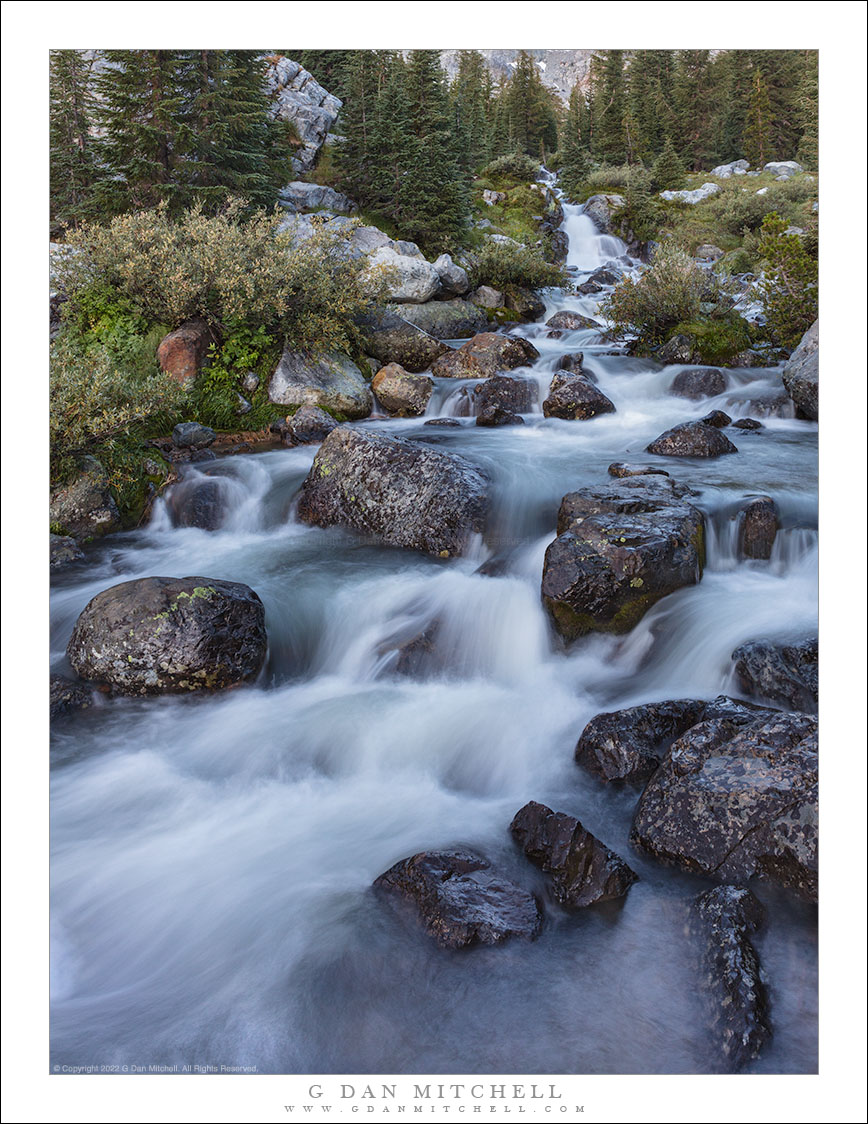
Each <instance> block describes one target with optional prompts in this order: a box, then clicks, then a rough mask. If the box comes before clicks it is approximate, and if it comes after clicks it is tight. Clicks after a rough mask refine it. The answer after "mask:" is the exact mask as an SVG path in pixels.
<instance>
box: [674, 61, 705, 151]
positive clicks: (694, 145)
mask: <svg viewBox="0 0 868 1124" xmlns="http://www.w3.org/2000/svg"><path fill="white" fill-rule="evenodd" d="M710 55H711V52H710V51H678V52H677V54H676V62H675V70H674V73H673V78H672V107H673V111H674V129H673V133H672V140H673V143H674V145H675V147H676V148H677V150H678V152H679V153H680V155H681V157H682V159H683V160H685V161H686V163H687V165H688V167H689V168H692V169H694V170H698V169H700V168H702V167H706V166H708V165H709V158H710V156H711V153H712V151H713V149H712V143H711V142H712V136H711V119H712V116H713V112H714V91H713V90H712V88H711V83H710V81H709V74H710V68H711V58H710Z"/></svg>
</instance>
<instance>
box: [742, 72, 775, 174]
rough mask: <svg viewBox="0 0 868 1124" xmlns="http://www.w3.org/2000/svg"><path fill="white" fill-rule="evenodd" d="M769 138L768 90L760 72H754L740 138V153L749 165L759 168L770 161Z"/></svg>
mask: <svg viewBox="0 0 868 1124" xmlns="http://www.w3.org/2000/svg"><path fill="white" fill-rule="evenodd" d="M771 138H772V122H771V105H770V102H769V93H768V88H767V87H766V84H765V82H764V81H763V74H762V71H761V70H756V71H754V76H753V85H752V88H751V94H750V102H749V104H748V110H747V120H746V122H745V127H744V134H743V136H742V151H743V152H744V154H745V156H746V157H747V159H748V160H750V162H751V164H753V165H755V166H757V167H760V168H761V167H762V166H763V164H765V163H767V162H768V161H769V160H771V158H772V157H771V145H772V139H771Z"/></svg>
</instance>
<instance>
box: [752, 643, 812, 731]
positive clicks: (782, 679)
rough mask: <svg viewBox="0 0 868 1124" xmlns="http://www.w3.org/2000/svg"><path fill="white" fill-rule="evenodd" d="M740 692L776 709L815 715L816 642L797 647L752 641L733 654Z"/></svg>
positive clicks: (799, 644) (800, 644)
mask: <svg viewBox="0 0 868 1124" xmlns="http://www.w3.org/2000/svg"><path fill="white" fill-rule="evenodd" d="M732 658H733V660H734V662H735V668H734V671H735V678H736V682H737V683H738V686H739V688H740V690H742V691H743V692H744V693H745V694H746V695H750V696H751V697H752V698H758V699H764V700H767V701H769V702H772V703H776V704H777V705H778V706H785V707H789V708H790V709H791V710H801V711H804V712H805V713H807V714H816V713H817V638H816V636H814V637H813V638H811V639H809V640H803V641H801V642H800V643H798V644H779V643H775V642H774V641H772V640H752V641H750V642H749V643H748V644H742V645H741V647H740V648H736V650H735V651H734V652H733V653H732Z"/></svg>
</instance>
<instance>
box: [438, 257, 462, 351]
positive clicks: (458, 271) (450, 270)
mask: <svg viewBox="0 0 868 1124" xmlns="http://www.w3.org/2000/svg"><path fill="white" fill-rule="evenodd" d="M434 268H435V269H436V270H437V274H438V276H439V277H440V291H441V293H445V294H446V295H447V296H453V297H461V296H464V294H465V293H466V292H467V290H468V289H469V288H470V282H469V281H468V279H467V270H466V269H462V267H461V266H460V265H457V264H456V263H455V262H454V261H453V260H452V258H451V256H450V255H449V254H441V255H440V257H439V258H437V260H436V261H435V262H434ZM443 338H446V337H443Z"/></svg>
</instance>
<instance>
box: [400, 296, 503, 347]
mask: <svg viewBox="0 0 868 1124" xmlns="http://www.w3.org/2000/svg"><path fill="white" fill-rule="evenodd" d="M392 311H393V312H396V313H397V314H398V315H399V316H403V318H404V319H405V320H406V321H408V323H410V324H415V325H416V327H417V328H421V329H422V331H423V332H427V333H428V335H430V336H433V337H434V338H435V339H437V340H460V339H469V338H470V337H471V336H474V335H476V333H477V332H482V331H484V330H485V328H486V326H487V325H488V320H487V318H486V316H485V314H484V313H483V312H480V310H479V309H478V308H477V307H476V305H474V304H471V303H470V301H466V300H461V299H460V298H459V297H455V298H454V299H453V300H448V301H440V300H438V301H427V302H426V303H425V304H402V305H398V306H397V307H395V308H393V309H392Z"/></svg>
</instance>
